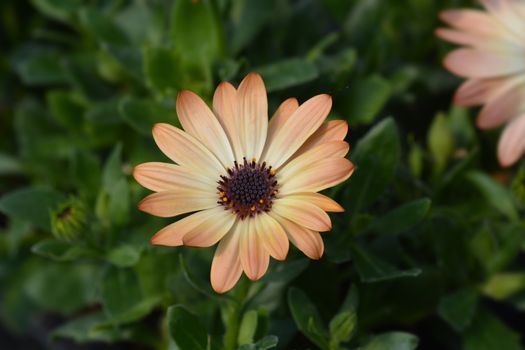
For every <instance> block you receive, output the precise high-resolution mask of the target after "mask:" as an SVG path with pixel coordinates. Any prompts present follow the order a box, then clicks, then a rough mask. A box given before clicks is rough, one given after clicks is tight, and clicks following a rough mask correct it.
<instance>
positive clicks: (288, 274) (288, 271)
mask: <svg viewBox="0 0 525 350" xmlns="http://www.w3.org/2000/svg"><path fill="white" fill-rule="evenodd" d="M308 264H310V260H308V259H297V260H287V261H285V262H283V263H282V264H279V266H277V267H276V268H275V270H272V271H269V272H268V273H267V274H266V275H265V276H264V277H263V279H262V280H263V281H264V282H270V283H271V282H276V283H283V284H286V283H289V282H291V281H292V280H294V279H295V278H296V277H297V276H299V275H300V274H301V273H302V272H303V271H304V270H305V269H306V268H307V267H308Z"/></svg>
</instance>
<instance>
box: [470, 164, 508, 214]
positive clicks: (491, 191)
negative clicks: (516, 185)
mask: <svg viewBox="0 0 525 350" xmlns="http://www.w3.org/2000/svg"><path fill="white" fill-rule="evenodd" d="M467 179H468V180H469V181H470V182H471V183H472V184H473V185H474V186H475V187H476V188H477V189H478V190H479V192H480V193H481V194H482V195H483V197H484V198H485V200H486V201H487V203H488V204H489V205H490V206H492V207H493V208H494V209H495V210H497V211H499V212H500V213H502V214H503V215H505V216H506V217H507V218H509V219H510V220H512V221H516V220H518V213H517V210H516V207H515V206H514V201H513V198H512V195H511V193H510V192H509V190H508V189H507V188H505V187H503V186H502V185H501V184H499V183H498V182H496V181H495V180H494V179H492V178H491V177H489V176H488V175H486V174H484V173H481V172H478V171H471V172H470V173H468V174H467Z"/></svg>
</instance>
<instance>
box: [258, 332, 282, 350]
mask: <svg viewBox="0 0 525 350" xmlns="http://www.w3.org/2000/svg"><path fill="white" fill-rule="evenodd" d="M278 342H279V338H277V337H276V336H275V335H267V336H266V337H264V338H262V339H261V340H259V341H258V342H257V343H255V349H256V350H268V349H271V348H275V347H276V346H277V343H278Z"/></svg>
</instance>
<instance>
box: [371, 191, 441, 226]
mask: <svg viewBox="0 0 525 350" xmlns="http://www.w3.org/2000/svg"><path fill="white" fill-rule="evenodd" d="M430 204H431V201H430V199H428V198H423V199H418V200H415V201H413V202H410V203H406V204H403V205H402V206H400V207H398V208H396V209H394V210H392V211H390V212H388V213H387V214H386V215H384V216H383V217H380V218H379V219H377V220H375V221H374V222H373V223H372V225H371V226H370V227H369V229H370V230H374V231H376V232H381V233H385V234H389V235H397V234H399V233H401V232H403V231H406V230H409V229H410V228H412V227H414V226H415V225H417V224H419V223H420V222H421V221H423V219H424V218H425V217H426V215H427V214H428V211H429V210H430Z"/></svg>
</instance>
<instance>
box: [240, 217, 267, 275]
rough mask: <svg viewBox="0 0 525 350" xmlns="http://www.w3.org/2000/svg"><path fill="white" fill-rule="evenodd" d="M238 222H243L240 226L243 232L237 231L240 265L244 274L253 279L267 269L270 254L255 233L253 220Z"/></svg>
mask: <svg viewBox="0 0 525 350" xmlns="http://www.w3.org/2000/svg"><path fill="white" fill-rule="evenodd" d="M240 223H241V224H244V225H243V227H242V229H243V231H244V232H239V236H240V238H239V249H240V256H241V265H242V268H243V270H244V272H245V273H246V276H248V278H249V279H251V280H252V281H255V280H258V279H259V278H261V277H262V276H263V275H264V274H265V273H266V270H268V264H269V263H270V255H268V252H267V251H266V249H264V244H263V242H262V240H261V238H260V237H259V235H257V231H256V230H255V226H254V223H253V220H250V219H248V220H243V221H240Z"/></svg>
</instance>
